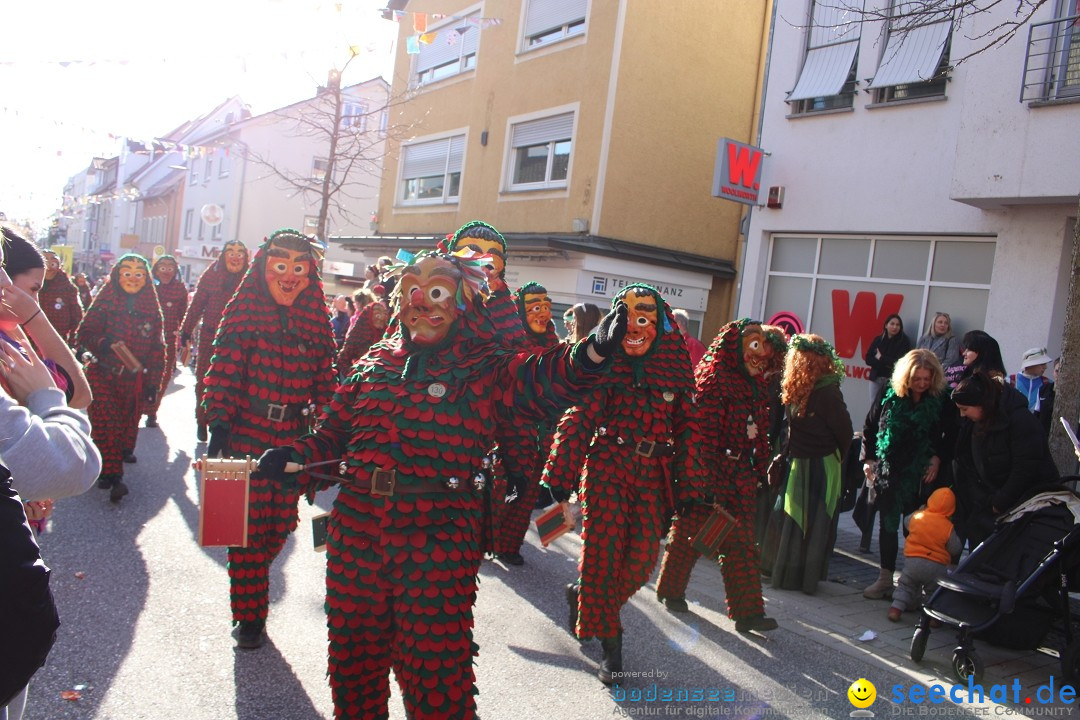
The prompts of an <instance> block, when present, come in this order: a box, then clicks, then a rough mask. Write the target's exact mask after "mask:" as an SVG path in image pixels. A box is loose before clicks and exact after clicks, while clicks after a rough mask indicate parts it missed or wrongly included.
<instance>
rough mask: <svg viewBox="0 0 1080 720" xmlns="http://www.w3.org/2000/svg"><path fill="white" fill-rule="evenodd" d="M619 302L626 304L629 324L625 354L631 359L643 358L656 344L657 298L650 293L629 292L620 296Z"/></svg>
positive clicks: (625, 340) (623, 346)
mask: <svg viewBox="0 0 1080 720" xmlns="http://www.w3.org/2000/svg"><path fill="white" fill-rule="evenodd" d="M619 301H620V302H622V303H625V304H626V309H627V311H628V313H627V320H628V323H629V324H628V325H627V329H626V337H624V338H623V341H622V348H623V352H625V353H626V354H627V355H629V356H630V357H641V356H642V355H644V354H645V353H647V352H649V349H650V348H651V347H652V345H653V343H654V342H656V322H657V318H658V315H657V313H658V309H657V306H656V298H654V297H653V296H652V293H649V292H641V293H639V292H638V291H636V290H627V291H625V292H623V293H622V294H621V295H619Z"/></svg>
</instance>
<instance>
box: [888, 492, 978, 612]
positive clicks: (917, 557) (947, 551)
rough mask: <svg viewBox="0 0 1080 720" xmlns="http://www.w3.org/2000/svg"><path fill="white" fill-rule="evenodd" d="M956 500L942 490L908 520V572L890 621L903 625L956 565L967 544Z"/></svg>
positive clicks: (897, 592)
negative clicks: (957, 523) (955, 518)
mask: <svg viewBox="0 0 1080 720" xmlns="http://www.w3.org/2000/svg"><path fill="white" fill-rule="evenodd" d="M955 510H956V496H955V495H954V494H953V491H952V490H950V489H949V488H938V489H937V490H935V491H934V492H933V493H932V494H931V495H930V497H929V499H928V500H927V501H926V506H925V507H923V508H920V509H919V511H918V512H916V513H915V514H913V515H912V516H911V518H910V519H909V520H908V536H907V539H906V540H905V541H904V570H903V572H901V573H900V580H899V582H898V583H897V585H896V590H895V591H893V601H892V607H890V608H889V620H891V621H893V622H899V620H900V616H901V615H903V613H904V610H906V609H907V608H908V607H911V606H913V605H917V604H918V603H919V599H920V598H921V597H922V593H923V591H924V590H925V591H927V592H929V591H930V590H933V589H934V586H935V585H936V584H937V580H938V578H941V577H945V572H946V570H947V569H948V567H949V565H950V564H951V563H954V562H956V560H957V558H959V557H960V551H961V550H962V549H963V547H964V546H963V543H962V542H961V540H960V537H959V536H958V535H957V534H956V531H955V530H954V529H953V524H952V519H951V518H952V514H953V512H954V511H955Z"/></svg>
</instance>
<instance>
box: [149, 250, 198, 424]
mask: <svg viewBox="0 0 1080 720" xmlns="http://www.w3.org/2000/svg"><path fill="white" fill-rule="evenodd" d="M162 262H172V263H173V265H176V258H174V257H173V256H172V255H162V256H161V257H159V258H158V259H157V260H155V261H154V266H153V268H151V274H152V276H153V278H154V285H155V289H156V290H157V296H158V303H159V304H160V305H161V316H162V320H163V321H164V325H163V330H164V334H165V372H163V373H162V374H161V387H160V388H159V389H158V394H157V402H156V403H154V406H153V407H152V408H150V409H149V410H148V411H147V412H148V413H150V414H157V411H158V408H159V407H161V398H162V396H163V395H164V394H165V389H166V388H168V387H169V383H170V382H171V381H172V377H173V370H174V369H175V368H176V343H177V333H178V331H179V330H180V323H181V322H182V321H183V319H184V313H186V312H187V306H188V289H187V284H185V283H184V281H183V279H181V277H180V275H179V274H176V275H174V276H173V278H172V280H171V281H170V282H162V280H161V278H160V277H158V273H157V270H158V265H159V264H160V263H162Z"/></svg>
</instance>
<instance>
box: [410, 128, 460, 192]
mask: <svg viewBox="0 0 1080 720" xmlns="http://www.w3.org/2000/svg"><path fill="white" fill-rule="evenodd" d="M464 155H465V136H464V135H454V136H453V137H448V138H441V139H439V140H429V141H427V142H419V143H414V144H412V145H403V146H402V148H401V202H402V203H415V204H428V203H431V204H434V203H450V202H457V200H458V197H459V195H460V193H461V168H462V164H463V160H464Z"/></svg>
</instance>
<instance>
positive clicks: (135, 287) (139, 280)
mask: <svg viewBox="0 0 1080 720" xmlns="http://www.w3.org/2000/svg"><path fill="white" fill-rule="evenodd" d="M147 274H148V273H147V272H146V266H145V265H143V264H142V263H141V262H139V261H138V260H121V261H120V270H119V272H118V274H117V278H118V279H119V281H120V289H121V290H123V291H124V292H126V293H127V294H128V295H134V294H135V293H137V292H139V291H140V290H142V289H143V288H144V287H146V276H147Z"/></svg>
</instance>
